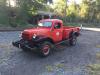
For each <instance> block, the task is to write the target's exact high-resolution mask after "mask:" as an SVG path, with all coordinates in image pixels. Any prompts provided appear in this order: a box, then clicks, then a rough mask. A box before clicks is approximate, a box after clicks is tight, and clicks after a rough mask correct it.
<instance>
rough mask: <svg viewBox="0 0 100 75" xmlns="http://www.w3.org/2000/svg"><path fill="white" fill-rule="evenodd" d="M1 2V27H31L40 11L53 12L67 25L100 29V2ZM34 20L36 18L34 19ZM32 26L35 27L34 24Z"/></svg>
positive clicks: (97, 0)
mask: <svg viewBox="0 0 100 75" xmlns="http://www.w3.org/2000/svg"><path fill="white" fill-rule="evenodd" d="M48 1H49V0H0V27H24V26H26V27H27V26H30V24H29V21H30V19H31V18H32V16H34V15H36V14H38V11H41V10H42V11H45V12H53V13H55V14H57V15H56V16H58V17H57V18H59V19H62V20H63V21H64V24H65V25H72V26H80V24H83V26H87V27H100V0H82V2H81V3H80V4H77V3H76V2H75V1H74V0H72V2H70V3H69V1H70V0H55V2H54V3H52V0H51V4H48ZM33 19H34V18H33ZM31 26H34V25H33V24H32V25H31Z"/></svg>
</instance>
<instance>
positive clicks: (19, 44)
mask: <svg viewBox="0 0 100 75" xmlns="http://www.w3.org/2000/svg"><path fill="white" fill-rule="evenodd" d="M12 45H13V46H15V47H17V48H23V47H25V48H27V49H31V50H36V49H37V47H36V46H35V45H34V44H33V43H30V42H29V41H26V40H23V39H21V40H18V41H15V42H12Z"/></svg>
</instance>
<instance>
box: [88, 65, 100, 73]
mask: <svg viewBox="0 0 100 75" xmlns="http://www.w3.org/2000/svg"><path fill="white" fill-rule="evenodd" d="M87 68H88V72H89V75H100V64H91V65H88V66H87Z"/></svg>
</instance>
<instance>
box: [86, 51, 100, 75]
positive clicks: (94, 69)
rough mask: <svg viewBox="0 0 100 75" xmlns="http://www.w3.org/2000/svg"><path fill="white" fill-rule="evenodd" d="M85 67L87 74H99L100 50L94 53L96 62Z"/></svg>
mask: <svg viewBox="0 0 100 75" xmlns="http://www.w3.org/2000/svg"><path fill="white" fill-rule="evenodd" d="M87 69H88V72H89V75H100V52H97V53H96V64H89V65H88V66H87Z"/></svg>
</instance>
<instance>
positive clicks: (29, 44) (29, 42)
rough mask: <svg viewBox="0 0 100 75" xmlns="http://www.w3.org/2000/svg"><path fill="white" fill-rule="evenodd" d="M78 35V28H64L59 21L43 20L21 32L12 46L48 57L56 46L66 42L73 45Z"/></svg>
mask: <svg viewBox="0 0 100 75" xmlns="http://www.w3.org/2000/svg"><path fill="white" fill-rule="evenodd" d="M79 34H80V28H79V27H69V26H64V25H63V22H62V20H59V19H44V20H40V21H39V23H38V26H37V27H34V28H31V29H25V30H24V31H23V32H21V39H20V40H18V41H15V42H12V44H13V46H15V47H18V48H21V49H22V50H24V51H27V50H37V52H38V53H39V55H42V56H48V55H49V54H50V52H51V50H52V48H53V47H54V46H55V45H57V44H60V43H62V42H68V43H69V45H71V46H72V45H75V44H76V41H77V37H78V36H79Z"/></svg>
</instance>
